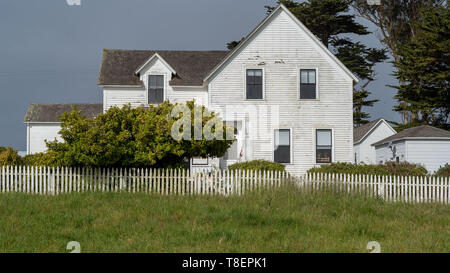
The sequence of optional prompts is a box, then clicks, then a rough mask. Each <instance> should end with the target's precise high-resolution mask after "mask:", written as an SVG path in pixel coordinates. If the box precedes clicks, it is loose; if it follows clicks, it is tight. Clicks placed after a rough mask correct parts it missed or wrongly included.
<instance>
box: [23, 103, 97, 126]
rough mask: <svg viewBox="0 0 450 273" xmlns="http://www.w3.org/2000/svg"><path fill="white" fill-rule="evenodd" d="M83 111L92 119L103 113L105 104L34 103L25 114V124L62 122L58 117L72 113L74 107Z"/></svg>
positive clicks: (84, 114)
mask: <svg viewBox="0 0 450 273" xmlns="http://www.w3.org/2000/svg"><path fill="white" fill-rule="evenodd" d="M74 105H75V106H76V107H77V109H78V110H81V114H82V115H83V116H85V117H88V118H92V117H95V116H97V115H99V114H100V113H102V112H103V104H94V103H72V104H39V103H32V104H30V106H29V107H28V110H27V113H26V114H25V118H24V122H26V123H28V122H60V120H59V119H58V117H59V116H60V115H62V114H63V113H66V112H71V111H72V110H73V106H74Z"/></svg>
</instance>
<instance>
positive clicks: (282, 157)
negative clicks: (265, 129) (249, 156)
mask: <svg viewBox="0 0 450 273" xmlns="http://www.w3.org/2000/svg"><path fill="white" fill-rule="evenodd" d="M274 161H275V162H278V163H291V130H289V129H280V130H275V151H274Z"/></svg>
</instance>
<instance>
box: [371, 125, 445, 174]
mask: <svg viewBox="0 0 450 273" xmlns="http://www.w3.org/2000/svg"><path fill="white" fill-rule="evenodd" d="M373 146H374V147H375V151H376V160H377V163H384V162H386V161H397V162H402V161H407V162H410V163H416V164H420V165H423V166H424V167H425V168H426V169H427V170H428V172H429V173H430V174H432V173H434V172H436V171H437V170H438V169H439V168H440V167H443V166H445V164H449V163H450V132H449V131H446V130H442V129H438V128H435V127H432V126H429V125H422V126H418V127H414V128H409V129H406V130H403V131H401V132H399V133H398V134H395V135H393V136H390V137H388V138H385V139H383V140H381V141H378V142H377V143H374V144H373Z"/></svg>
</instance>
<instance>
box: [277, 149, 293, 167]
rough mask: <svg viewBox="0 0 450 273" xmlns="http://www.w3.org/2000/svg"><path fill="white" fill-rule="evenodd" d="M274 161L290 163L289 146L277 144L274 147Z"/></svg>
mask: <svg viewBox="0 0 450 273" xmlns="http://www.w3.org/2000/svg"><path fill="white" fill-rule="evenodd" d="M274 161H275V162H278V163H291V147H290V146H278V147H277V148H276V149H275V158H274Z"/></svg>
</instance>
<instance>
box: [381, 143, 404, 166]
mask: <svg viewBox="0 0 450 273" xmlns="http://www.w3.org/2000/svg"><path fill="white" fill-rule="evenodd" d="M392 145H393V146H395V147H396V156H395V158H393V154H392V150H391V149H390V148H389V146H388V145H387V144H385V145H381V146H377V147H376V148H375V153H376V164H379V163H385V162H387V161H396V158H397V157H398V158H399V161H400V162H403V161H408V160H407V157H406V145H405V142H404V141H400V142H394V143H392Z"/></svg>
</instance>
